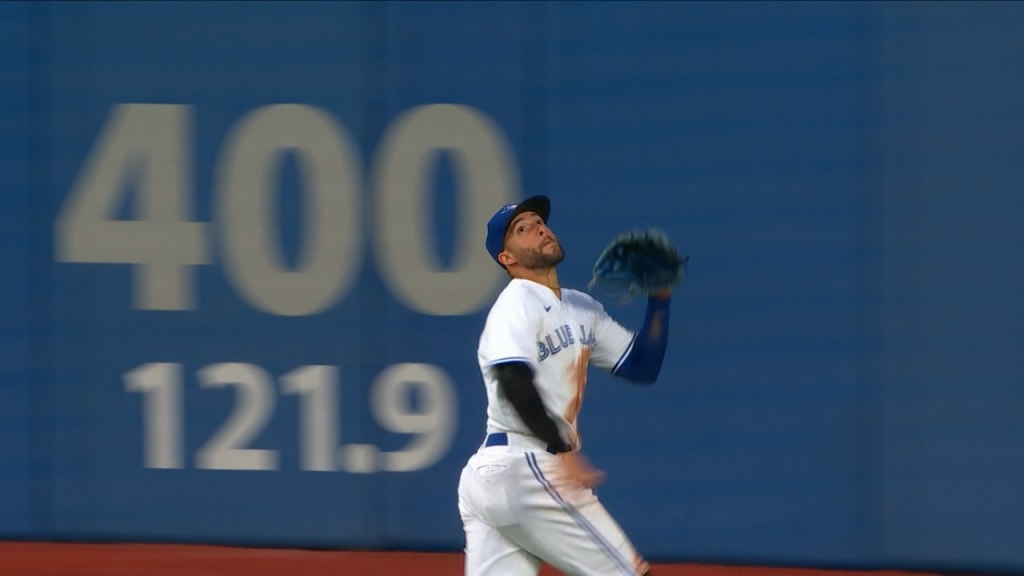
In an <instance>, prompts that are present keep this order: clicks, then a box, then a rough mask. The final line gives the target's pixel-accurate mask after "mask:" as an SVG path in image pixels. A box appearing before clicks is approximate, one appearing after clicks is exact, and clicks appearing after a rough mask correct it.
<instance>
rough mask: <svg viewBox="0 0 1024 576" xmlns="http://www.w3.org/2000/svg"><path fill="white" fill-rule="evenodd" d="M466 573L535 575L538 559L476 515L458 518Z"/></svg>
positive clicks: (502, 575)
mask: <svg viewBox="0 0 1024 576" xmlns="http://www.w3.org/2000/svg"><path fill="white" fill-rule="evenodd" d="M462 526H463V530H464V531H465V533H466V564H465V574H466V576H506V575H507V576H537V573H538V571H539V570H540V560H539V559H538V558H537V557H536V556H534V555H533V554H530V553H529V552H527V551H526V550H523V549H522V548H520V547H519V546H518V545H517V544H515V543H514V542H512V541H511V540H509V539H508V538H506V537H505V536H504V535H503V534H502V533H501V532H500V531H498V529H497V528H494V527H493V526H490V525H488V524H486V523H485V522H483V521H481V520H480V519H478V518H472V517H466V516H463V518H462Z"/></svg>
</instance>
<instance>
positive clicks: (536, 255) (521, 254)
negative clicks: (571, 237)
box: [515, 240, 565, 270]
mask: <svg viewBox="0 0 1024 576" xmlns="http://www.w3.org/2000/svg"><path fill="white" fill-rule="evenodd" d="M551 245H552V246H554V250H551V251H550V252H544V248H543V247H541V248H525V249H522V250H517V251H516V252H518V253H517V254H516V255H515V256H516V260H519V263H520V264H522V265H523V268H526V269H527V270H544V269H547V268H554V267H555V266H557V265H558V264H559V263H561V262H562V260H565V251H564V250H562V245H561V244H560V243H559V242H558V240H552V242H551Z"/></svg>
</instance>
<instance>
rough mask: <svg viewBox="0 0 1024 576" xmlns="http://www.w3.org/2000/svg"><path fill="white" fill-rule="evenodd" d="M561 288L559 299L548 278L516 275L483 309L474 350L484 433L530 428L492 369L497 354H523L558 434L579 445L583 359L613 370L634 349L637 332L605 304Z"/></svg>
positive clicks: (509, 358)
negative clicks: (483, 391)
mask: <svg viewBox="0 0 1024 576" xmlns="http://www.w3.org/2000/svg"><path fill="white" fill-rule="evenodd" d="M561 292H562V298H561V299H559V298H558V296H556V295H555V293H554V292H553V291H552V290H551V289H550V288H548V287H547V286H544V285H542V284H538V283H536V282H532V281H529V280H522V279H513V280H511V281H510V282H509V284H508V286H506V287H505V289H504V290H503V291H502V292H501V294H499V295H498V298H497V300H496V301H495V302H494V306H493V307H492V308H491V311H490V313H489V314H488V315H487V322H486V324H485V325H484V329H483V333H482V334H481V335H480V344H479V348H478V349H477V357H478V360H479V362H480V370H481V373H482V375H483V379H484V383H485V384H486V386H487V432H488V433H491V432H514V433H519V434H524V435H530V434H531V433H530V430H529V429H528V428H527V427H526V425H525V424H524V423H523V421H522V420H521V419H520V418H519V415H518V414H517V413H516V410H515V408H514V407H513V406H512V405H511V404H510V403H509V402H508V401H507V400H506V399H505V398H504V396H503V395H502V394H501V393H500V391H499V390H498V381H497V379H495V377H494V375H493V373H492V370H491V369H490V368H491V367H492V366H494V365H495V364H500V363H502V362H516V361H518V362H525V363H527V364H529V365H530V368H532V369H533V374H534V384H535V385H536V387H537V391H538V393H539V394H540V397H541V400H542V401H543V403H544V407H545V408H546V409H547V411H548V413H549V414H550V415H551V416H552V418H553V419H554V420H555V423H556V424H557V425H558V427H559V430H560V431H561V433H562V437H563V438H564V439H565V440H566V441H567V442H569V443H570V444H572V445H573V446H574V448H576V449H579V448H580V446H581V443H580V436H579V431H578V429H577V417H578V415H579V412H580V408H581V406H582V404H583V392H584V390H585V388H586V385H587V367H588V365H589V364H593V365H595V366H597V367H599V368H603V369H605V370H613V369H614V368H615V367H617V366H618V364H619V363H621V362H622V360H623V359H624V358H625V357H626V356H627V355H628V354H629V351H630V350H631V349H632V346H633V341H634V338H635V333H634V332H633V331H631V330H629V329H627V328H625V327H624V326H622V325H621V324H619V323H617V322H616V321H615V320H613V319H612V317H611V316H609V315H608V314H607V313H606V312H605V310H604V306H602V305H601V304H600V303H599V302H597V301H596V300H594V299H593V298H591V297H590V296H589V295H588V294H585V293H583V292H579V291H577V290H570V289H566V288H562V290H561Z"/></svg>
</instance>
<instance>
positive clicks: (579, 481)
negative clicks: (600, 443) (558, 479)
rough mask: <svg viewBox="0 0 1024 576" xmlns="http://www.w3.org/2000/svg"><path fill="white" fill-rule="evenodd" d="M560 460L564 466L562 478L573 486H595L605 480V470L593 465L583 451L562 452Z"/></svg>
mask: <svg viewBox="0 0 1024 576" xmlns="http://www.w3.org/2000/svg"><path fill="white" fill-rule="evenodd" d="M558 461H559V464H561V466H562V480H563V481H564V482H566V483H567V484H569V485H570V486H572V487H582V488H593V487H594V486H597V485H598V484H600V483H601V482H604V472H602V471H600V470H598V469H597V468H594V467H593V466H591V464H590V461H589V460H587V457H586V456H584V455H583V453H582V452H562V453H561V454H559V455H558Z"/></svg>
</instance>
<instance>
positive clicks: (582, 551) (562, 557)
mask: <svg viewBox="0 0 1024 576" xmlns="http://www.w3.org/2000/svg"><path fill="white" fill-rule="evenodd" d="M531 464H532V466H531V468H532V472H533V473H534V480H535V483H534V485H533V488H532V489H531V490H530V492H531V493H530V494H523V496H524V498H523V500H524V503H526V502H528V503H529V504H530V505H528V506H525V507H524V509H523V511H522V517H521V522H520V524H519V525H517V526H515V527H510V528H509V529H506V534H507V535H508V536H509V537H510V539H512V540H514V541H515V542H517V543H518V544H519V545H520V546H522V547H523V548H525V549H527V550H529V551H530V552H532V553H533V554H535V555H536V556H539V557H540V558H541V559H543V560H544V561H545V562H548V563H549V564H551V565H552V566H554V567H555V568H557V569H559V570H560V571H562V572H563V573H565V574H586V575H588V576H590V575H605V574H619V575H631V574H643V573H644V572H645V571H646V570H647V564H646V563H645V562H644V561H643V559H642V558H641V557H640V556H639V555H638V554H637V553H636V550H635V549H634V547H633V544H632V543H631V542H630V541H629V539H628V538H627V536H626V534H625V533H624V532H623V530H622V528H621V527H620V526H619V524H618V523H617V522H616V521H615V519H614V518H612V516H611V514H609V513H608V511H607V510H606V509H605V507H604V506H603V505H602V504H601V503H600V501H599V500H598V499H597V497H596V496H595V495H594V494H593V492H591V491H590V490H578V489H565V488H564V487H563V488H559V487H557V486H556V483H555V482H552V479H551V476H552V473H553V472H554V470H553V469H552V464H551V463H545V462H542V461H538V460H536V459H535V460H533V461H532V462H531ZM545 464H547V465H545Z"/></svg>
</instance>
